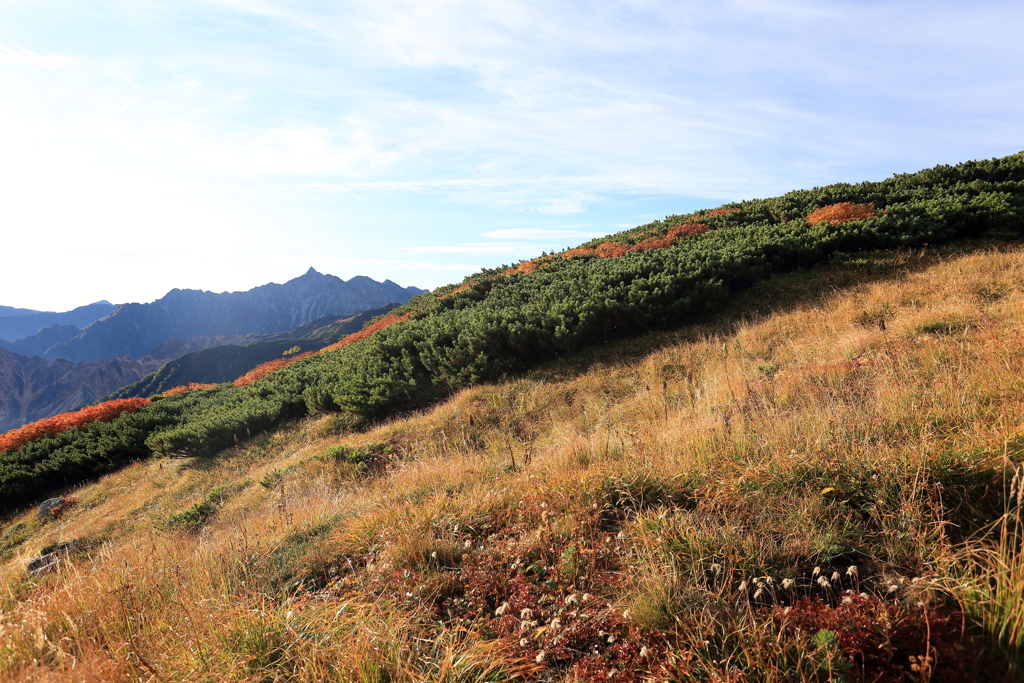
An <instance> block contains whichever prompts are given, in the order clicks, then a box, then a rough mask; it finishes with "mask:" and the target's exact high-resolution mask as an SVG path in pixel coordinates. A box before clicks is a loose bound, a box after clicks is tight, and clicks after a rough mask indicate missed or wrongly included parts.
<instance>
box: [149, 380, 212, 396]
mask: <svg viewBox="0 0 1024 683" xmlns="http://www.w3.org/2000/svg"><path fill="white" fill-rule="evenodd" d="M215 386H217V385H216V384H202V383H200V382H189V383H188V384H182V385H181V386H177V387H174V388H173V389H168V390H167V391H165V392H164V393H162V394H160V395H161V396H180V395H181V394H184V393H187V392H189V391H200V390H202V389H213V388H214V387H215Z"/></svg>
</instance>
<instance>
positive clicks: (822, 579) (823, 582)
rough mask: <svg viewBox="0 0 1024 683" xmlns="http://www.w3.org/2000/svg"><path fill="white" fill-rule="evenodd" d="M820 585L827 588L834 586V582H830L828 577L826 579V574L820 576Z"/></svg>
mask: <svg viewBox="0 0 1024 683" xmlns="http://www.w3.org/2000/svg"><path fill="white" fill-rule="evenodd" d="M818 585H819V586H821V587H822V588H824V589H825V590H828V589H830V588H832V584H830V583H829V582H828V579H826V578H825V577H824V576H819V577H818Z"/></svg>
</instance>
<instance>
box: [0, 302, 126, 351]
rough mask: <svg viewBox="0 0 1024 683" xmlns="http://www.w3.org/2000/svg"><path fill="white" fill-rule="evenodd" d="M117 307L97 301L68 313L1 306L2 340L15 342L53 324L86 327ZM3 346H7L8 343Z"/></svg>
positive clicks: (0, 337)
mask: <svg viewBox="0 0 1024 683" xmlns="http://www.w3.org/2000/svg"><path fill="white" fill-rule="evenodd" d="M115 308H116V306H114V304H112V303H110V302H109V301H97V302H96V303H94V304H89V305H88V306H79V307H78V308H76V309H75V310H73V311H67V312H66V313H52V312H48V311H30V310H28V309H25V308H12V307H10V306H0V340H3V341H7V342H13V341H16V340H18V339H21V338H23V337H27V336H29V335H33V334H36V333H37V332H39V331H40V330H42V329H43V328H45V327H51V326H53V325H58V326H67V325H73V326H74V327H75V328H81V327H85V326H86V325H88V324H89V323H92V322H95V321H96V320H99V319H100V318H102V317H103V316H105V315H108V314H110V313H111V312H112V311H113V310H114V309H115ZM3 346H4V348H7V346H6V345H3Z"/></svg>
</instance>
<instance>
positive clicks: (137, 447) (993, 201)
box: [0, 154, 1024, 509]
mask: <svg viewBox="0 0 1024 683" xmlns="http://www.w3.org/2000/svg"><path fill="white" fill-rule="evenodd" d="M993 233H1001V234H1004V235H1006V236H1011V237H1013V238H1016V239H1019V238H1020V237H1021V236H1024V154H1016V155H1012V156H1009V157H1004V158H1002V159H992V160H988V161H976V162H966V163H963V164H959V165H957V166H938V167H935V168H933V169H925V170H923V171H920V172H917V173H911V174H903V175H896V176H893V177H892V178H889V179H887V180H884V181H881V182H865V183H859V184H856V185H850V184H836V185H830V186H828V187H823V188H815V189H813V190H806V191H796V192H790V193H788V194H786V195H783V196H781V197H775V198H771V199H763V200H751V201H746V202H738V203H735V204H730V205H726V206H723V207H721V208H718V209H715V210H710V211H699V212H695V213H694V214H690V215H686V216H669V217H667V218H666V219H665V220H664V221H657V222H654V223H651V224H648V225H644V226H640V227H638V228H635V229H633V230H627V231H624V232H622V233H619V234H617V235H611V236H609V237H608V238H606V239H604V240H603V241H600V240H595V241H594V242H592V243H589V244H584V245H581V246H580V247H577V248H575V249H570V250H566V251H565V252H561V253H558V254H544V255H541V256H539V257H537V258H535V259H532V260H529V261H524V262H522V263H520V264H518V265H517V266H515V267H509V268H504V269H497V270H493V271H483V272H481V273H479V274H477V275H474V276H472V277H470V278H467V279H466V280H465V281H464V282H463V283H461V284H460V285H457V286H456V285H452V286H449V287H444V288H441V289H439V290H437V291H435V292H432V293H429V294H424V295H421V296H418V297H414V298H413V299H412V300H411V301H410V302H409V303H408V304H407V305H406V306H403V307H400V308H398V309H395V310H394V311H392V312H391V313H390V314H389V315H387V316H385V317H383V318H381V319H380V320H377V321H374V322H371V323H370V324H369V325H368V326H367V327H366V328H365V329H364V330H362V331H361V332H358V333H356V334H353V335H350V336H349V337H347V338H345V339H343V340H341V341H340V342H339V343H338V344H336V345H332V346H330V347H327V348H326V349H325V350H324V352H322V353H318V354H316V355H313V356H310V357H308V358H302V359H301V360H298V361H297V362H295V363H294V364H292V365H290V366H288V367H287V368H284V369H279V370H278V371H276V372H273V373H270V374H269V375H267V376H265V377H263V378H261V379H260V380H259V381H255V382H252V383H249V384H247V385H245V386H235V387H219V388H215V389H210V390H208V391H202V392H190V393H189V394H186V395H182V396H172V397H162V398H159V399H157V400H154V401H153V402H152V403H151V404H149V405H148V406H146V407H145V408H143V409H142V410H140V411H138V413H134V414H130V415H124V416H122V417H120V418H118V419H117V420H114V421H113V422H111V423H109V424H104V425H96V426H88V427H86V428H85V429H84V430H73V431H72V432H66V433H64V434H61V435H59V436H54V437H47V438H45V439H40V440H38V441H34V442H32V443H28V444H26V445H24V446H22V447H21V448H19V449H18V450H16V451H10V450H8V451H5V452H3V453H0V506H2V509H12V508H15V507H16V506H18V505H24V504H27V503H29V502H31V501H33V500H36V499H38V498H39V496H41V495H44V493H45V492H46V491H47V490H48V489H52V488H53V487H54V486H60V485H70V484H74V483H76V482H80V481H83V480H84V479H87V478H88V477H89V476H95V475H97V474H99V473H102V472H107V471H110V470H112V469H116V468H117V467H120V466H122V465H123V464H124V463H126V462H129V461H132V460H135V459H139V458H146V457H149V456H151V455H153V454H156V455H160V456H191V455H209V454H212V453H214V452H216V451H218V450H219V449H222V448H224V447H227V446H229V445H232V444H235V443H238V442H239V441H241V440H245V439H248V438H251V437H252V436H253V435H254V434H259V433H261V432H263V431H264V430H267V429H275V428H277V427H279V426H280V425H281V424H283V423H284V422H286V421H288V420H290V419H294V418H297V417H301V416H304V415H308V414H316V413H320V412H329V411H335V412H339V413H342V414H344V415H346V416H348V418H349V419H350V421H351V422H353V423H355V422H359V421H362V422H363V423H368V422H372V421H379V420H382V419H387V418H389V417H391V416H394V415H396V414H399V413H401V412H402V411H408V410H411V409H418V408H422V407H424V406H427V405H430V404H432V403H434V402H437V401H441V400H443V399H445V398H446V397H449V396H451V395H452V394H453V393H454V392H456V391H458V390H461V389H465V388H468V387H472V386H476V385H479V384H481V383H483V382H490V381H495V380H499V379H501V378H506V377H511V376H516V375H518V374H520V373H522V372H524V371H527V370H529V369H531V368H535V367H537V366H538V365H539V364H541V363H544V362H547V361H549V360H551V359H553V358H559V357H564V356H567V355H570V354H572V353H575V352H578V351H580V350H581V349H584V348H587V347H588V346H590V345H593V344H595V343H599V342H601V341H603V340H610V339H616V338H621V337H624V336H627V335H630V334H635V333H637V332H638V331H643V330H650V329H659V328H664V327H666V326H668V325H671V324H674V323H676V322H678V321H680V320H684V319H686V318H687V317H688V316H695V315H699V314H700V313H702V312H705V311H709V310H716V309H719V308H720V307H721V306H722V305H723V304H724V303H725V302H727V301H729V300H730V298H731V297H732V296H734V295H735V294H736V293H737V292H740V291H742V290H743V289H744V288H746V287H748V286H749V285H751V284H752V283H754V282H757V281H759V280H762V279H764V278H767V277H771V276H773V275H778V274H781V273H787V272H792V271H793V270H796V269H799V268H806V267H808V266H811V265H814V264H817V263H821V262H823V261H826V260H828V259H829V258H832V257H833V256H834V255H836V254H838V253H842V252H858V251H863V250H869V249H876V248H897V247H908V246H924V245H926V244H939V243H944V242H948V241H950V240H952V239H957V238H964V237H967V236H980V235H984V234H989V235H991V234H993Z"/></svg>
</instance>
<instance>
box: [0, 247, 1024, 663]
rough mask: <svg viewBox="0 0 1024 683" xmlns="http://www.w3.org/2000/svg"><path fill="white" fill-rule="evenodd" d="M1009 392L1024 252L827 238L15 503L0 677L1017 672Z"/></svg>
mask: <svg viewBox="0 0 1024 683" xmlns="http://www.w3.org/2000/svg"><path fill="white" fill-rule="evenodd" d="M1022 377H1024V248H1021V247H1020V246H1019V245H1017V244H1014V243H1001V242H977V241H975V242H970V243H965V242H958V243H955V244H953V245H950V246H946V247H928V248H921V247H915V248H914V249H902V250H894V251H884V252H864V253H858V254H846V255H844V254H836V255H833V256H832V258H831V260H829V261H828V262H826V263H823V264H820V265H818V266H817V267H815V268H812V269H808V270H801V271H797V272H793V273H790V274H785V275H779V276H776V277H774V278H772V279H771V280H768V281H764V282H761V283H759V284H756V285H754V286H753V287H752V288H750V289H748V290H747V291H746V292H745V294H744V295H743V296H742V297H738V298H734V299H732V300H731V301H730V303H729V304H728V305H726V306H723V307H721V308H720V309H719V310H718V311H717V312H716V313H715V314H714V315H713V316H712V315H710V314H706V315H704V316H703V317H700V318H697V319H695V320H693V321H692V322H691V323H690V324H687V325H685V326H677V327H675V328H670V329H668V330H664V331H660V332H651V333H647V334H644V335H641V336H637V337H633V338H628V339H619V340H612V341H608V342H605V343H602V344H598V345H596V346H592V347H590V348H588V349H586V350H584V351H582V352H579V353H576V354H573V355H569V356H566V357H563V358H560V359H555V360H551V361H548V362H546V363H544V364H541V365H539V366H538V367H536V368H535V369H533V370H532V371H530V372H528V373H527V374H524V375H522V376H520V377H518V378H511V379H506V380H503V381H498V382H495V383H484V384H481V385H480V386H476V387H472V388H468V389H464V390H461V391H457V392H455V393H454V394H452V395H451V397H450V398H448V399H447V400H446V401H444V402H443V403H440V404H437V405H435V406H434V407H432V408H430V409H427V410H424V411H421V412H415V413H407V414H405V415H403V416H400V417H393V418H390V419H388V420H385V421H383V422H381V423H379V424H378V425H377V426H375V427H374V428H372V429H369V430H367V431H364V432H361V433H350V432H347V431H345V425H346V424H347V420H346V419H345V418H344V417H343V416H339V415H321V416H315V417H306V418H303V419H301V420H299V421H296V422H293V423H291V424H290V426H287V427H286V428H284V429H280V430H278V431H276V432H274V433H265V434H262V435H260V436H257V437H255V438H253V439H252V440H250V441H248V442H243V443H241V444H240V445H239V446H236V447H232V448H229V449H227V450H226V451H224V452H222V453H220V454H218V455H217V456H216V457H210V458H200V457H190V458H179V459H158V460H146V461H142V462H137V463H135V464H132V465H130V466H128V467H126V468H125V469H123V470H121V471H119V472H116V473H113V474H110V475H108V476H106V477H104V478H103V479H102V480H100V481H98V482H96V483H94V484H90V485H87V486H84V487H82V488H80V489H79V490H77V491H75V492H74V493H75V495H76V496H77V504H75V505H72V506H70V507H68V508H67V509H66V510H65V511H64V512H63V514H62V515H61V516H60V517H58V518H56V519H54V520H52V521H43V522H40V521H38V520H36V518H35V515H34V513H32V514H29V513H25V514H21V515H18V516H13V517H10V518H8V519H7V521H6V522H5V523H4V527H3V530H2V532H0V558H3V559H2V562H3V564H2V567H0V581H2V583H3V585H4V586H5V587H6V590H5V591H4V592H3V593H2V597H0V634H2V636H3V637H2V638H0V679H4V680H82V681H86V680H102V681H122V680H125V681H127V680H133V681H134V680H140V679H141V680H190V681H191V680H195V681H200V680H204V681H205V680H218V681H221V680H238V681H243V680H244V681H283V680H288V681H325V680H339V681H421V680H434V681H499V680H567V681H568V680H588V681H608V680H613V681H615V680H617V681H639V680H648V679H650V680H659V681H660V680H669V681H771V680H775V681H812V680H813V681H841V680H846V681H860V680H864V681H963V680H967V681H970V680H986V681H993V680H995V681H998V680H1007V681H1010V680H1020V671H1021V670H1020V668H1019V667H1020V666H1021V665H1022V664H1024V653H1022V649H1021V647H1022V645H1024V631H1022V624H1024V605H1022V603H1024V597H1022V596H1024V558H1022V556H1021V554H1020V551H1021V548H1020V543H1021V526H1020V507H1019V503H1020V486H1019V481H1020V477H1019V476H1017V472H1018V469H1017V468H1018V467H1019V463H1020V462H1021V460H1022V459H1024V420H1022V418H1021V415H1022V414H1024V410H1022V408H1024V385H1022V379H1021V378H1022ZM257 384H258V383H257ZM72 541H73V542H74V546H73V550H71V552H70V553H69V554H68V555H66V557H67V558H68V559H67V561H66V564H65V565H64V566H63V568H62V569H61V570H60V571H58V572H55V573H52V574H48V575H42V576H36V577H28V576H27V575H26V573H25V570H24V566H25V562H26V561H27V560H28V559H29V558H30V557H32V556H33V555H35V554H37V553H39V552H40V551H41V550H42V549H43V548H44V547H45V546H51V547H53V546H55V545H57V544H60V543H64V542H72ZM1014 667H1018V668H1016V669H1014Z"/></svg>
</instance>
